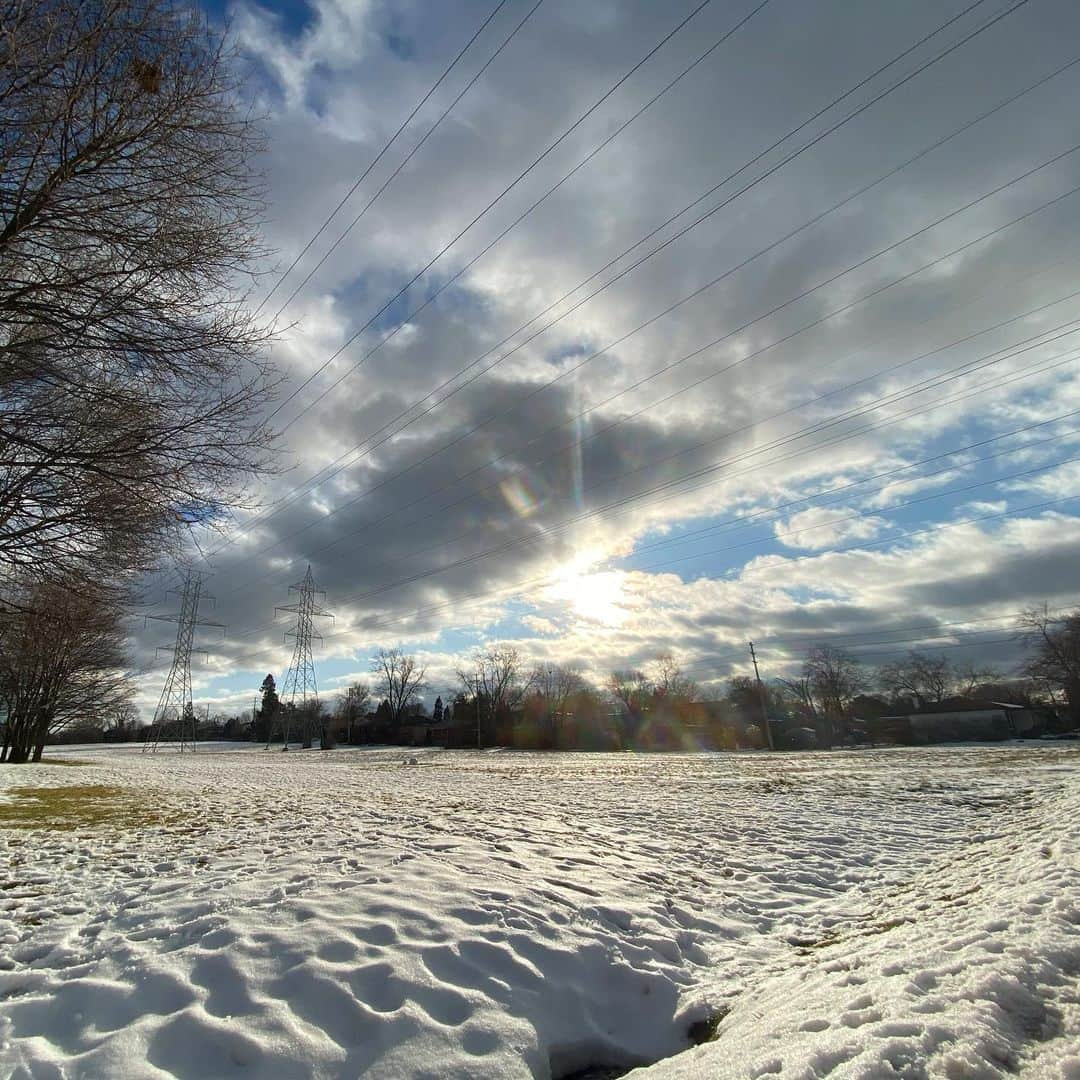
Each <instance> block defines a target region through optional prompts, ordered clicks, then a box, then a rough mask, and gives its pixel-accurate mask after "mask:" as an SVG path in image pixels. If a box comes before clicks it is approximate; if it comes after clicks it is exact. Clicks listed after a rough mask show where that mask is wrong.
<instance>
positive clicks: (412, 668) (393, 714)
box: [371, 649, 425, 727]
mask: <svg viewBox="0 0 1080 1080" xmlns="http://www.w3.org/2000/svg"><path fill="white" fill-rule="evenodd" d="M371 669H372V671H373V672H374V673H375V693H376V694H377V695H378V696H379V697H380V698H382V699H384V700H385V701H386V702H387V703H388V704H389V706H390V719H391V721H392V722H393V724H394V727H398V726H400V724H401V722H402V720H403V718H404V717H405V714H406V712H407V710H408V708H409V706H410V705H411V704H412V703H413V702H414V701H415V700H416V696H417V694H419V693H420V692H421V691H422V690H423V689H424V686H425V683H424V675H425V670H424V668H423V667H421V666H420V664H419V663H418V662H417V659H416V657H415V656H410V655H408V654H407V653H403V652H402V651H401V650H400V649H380V650H379V655H378V656H377V657H375V659H374V660H373V661H372V662H371Z"/></svg>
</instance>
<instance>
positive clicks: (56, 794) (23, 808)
mask: <svg viewBox="0 0 1080 1080" xmlns="http://www.w3.org/2000/svg"><path fill="white" fill-rule="evenodd" d="M8 794H10V795H11V796H12V797H13V798H12V801H11V802H4V803H0V828H6V829H65V830H77V829H93V828H97V827H100V826H104V825H111V826H121V827H123V828H124V829H135V828H144V827H147V826H151V827H152V826H155V825H158V826H162V825H164V826H167V825H172V824H175V823H178V822H179V821H180V820H181V816H180V814H179V813H177V812H176V811H175V810H169V809H168V808H165V807H162V806H161V804H160V803H159V802H158V801H157V797H156V795H155V793H154V792H152V791H131V790H129V789H126V788H120V787H111V786H109V785H106V784H72V785H69V786H67V787H29V786H28V787H15V788H10V789H9V791H8Z"/></svg>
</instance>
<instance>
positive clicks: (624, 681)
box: [607, 668, 653, 713]
mask: <svg viewBox="0 0 1080 1080" xmlns="http://www.w3.org/2000/svg"><path fill="white" fill-rule="evenodd" d="M607 688H608V690H609V691H610V692H611V695H612V697H614V698H615V699H616V701H619V702H620V703H621V704H622V706H623V708H624V709H626V711H627V712H630V713H641V712H644V710H645V709H646V708H648V704H649V701H650V699H651V698H652V695H653V684H652V680H651V679H650V678H649V677H648V675H646V674H645V672H643V671H639V670H638V669H636V668H624V669H622V670H619V671H613V672H612V673H611V675H610V676H608V681H607Z"/></svg>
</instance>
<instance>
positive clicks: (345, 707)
mask: <svg viewBox="0 0 1080 1080" xmlns="http://www.w3.org/2000/svg"><path fill="white" fill-rule="evenodd" d="M370 700H371V691H370V690H369V689H368V687H367V684H366V683H361V682H355V683H353V684H352V685H351V686H349V687H347V688H346V690H345V692H344V693H343V694H342V695H341V697H340V698H338V703H337V709H336V714H337V719H338V723H339V724H340V725H341V726H342V727H344V729H345V742H346V743H351V742H352V733H353V728H354V727H355V726H356V724H358V723H359V722H360V720H361V719H362V718H363V716H364V715H365V714H366V713H367V707H368V702H369V701H370Z"/></svg>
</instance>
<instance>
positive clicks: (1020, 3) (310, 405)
mask: <svg viewBox="0 0 1080 1080" xmlns="http://www.w3.org/2000/svg"><path fill="white" fill-rule="evenodd" d="M983 2H984V0H975V3H973V4H971V5H970V6H969V7H967V8H965V9H964V10H963V11H961V12H959V13H958V14H957V15H955V16H953V18H951V19H949V20H948V21H947V22H945V23H943V24H942V25H941V26H939V27H938V28H937V29H936V30H934V31H933V32H932V33H931V34H928V35H926V36H925V37H924V38H922V39H920V40H919V41H918V42H916V43H915V44H914V45H912V46H911V47H910V48H908V49H906V50H905V51H904V52H903V53H901V54H900V55H899V56H898V57H896V58H895V59H894V60H892V61H890V62H889V63H888V64H885V65H884V66H883V67H882V68H879V69H878V71H877V72H875V73H874V74H873V75H870V76H868V77H867V78H866V79H864V80H863V81H862V82H860V83H859V84H858V85H857V86H856V87H854V88H852V90H850V91H848V92H847V93H845V94H842V95H841V96H840V97H839V98H836V99H835V100H834V101H833V102H832V103H830V104H829V105H828V106H826V107H825V108H824V109H823V110H821V112H827V111H829V109H831V108H832V107H833V106H834V105H836V104H837V103H839V102H840V101H843V100H844V99H845V98H846V97H848V96H849V95H850V94H851V93H853V92H854V90H856V89H858V87H859V86H862V85H864V84H865V83H866V82H867V81H869V80H870V79H873V78H874V77H876V75H877V74H880V73H881V72H882V71H884V70H886V69H887V68H889V67H891V66H892V65H893V64H894V63H896V62H897V61H899V60H900V59H903V57H905V56H907V55H908V54H909V53H911V52H912V51H914V50H915V49H918V48H919V47H920V46H921V45H923V44H924V43H925V42H926V41H928V40H930V39H931V38H932V37H934V36H936V35H937V34H939V33H941V31H942V30H944V29H946V28H947V27H949V26H951V25H952V24H953V23H955V22H956V21H957V20H959V19H961V18H963V16H965V15H966V14H967V13H968V12H969V11H971V10H973V9H974V8H976V7H978V6H979V5H980V4H981V3H983ZM1025 3H1027V0H1017V2H1016V3H1015V4H1013V5H1012V7H1010V8H1008V9H1007V10H1005V11H1002V12H1000V13H999V14H998V15H996V16H994V17H992V18H991V19H989V20H988V21H987V22H986V23H984V24H983V25H982V26H980V27H978V28H977V29H976V30H974V31H972V32H971V33H970V34H968V35H967V37H965V38H963V39H961V40H960V41H959V42H957V43H956V44H954V45H952V46H950V47H949V48H947V49H945V50H944V51H943V52H941V53H939V54H938V55H937V56H935V57H934V58H933V59H931V60H929V61H927V62H926V63H925V64H923V65H922V66H921V67H919V68H917V69H916V70H915V71H913V72H912V73H911V74H909V75H908V76H906V77H905V78H903V79H901V80H900V81H898V82H896V83H894V84H893V85H892V86H891V87H889V88H887V89H886V90H884V91H882V92H881V93H880V94H878V95H877V96H876V97H874V98H871V99H870V100H869V101H868V102H866V103H865V104H864V105H862V106H860V107H859V108H858V109H856V110H855V111H854V112H852V113H850V114H848V116H846V117H844V118H843V119H842V120H840V121H838V122H837V123H836V124H834V125H833V126H832V127H831V128H828V129H826V130H825V131H823V132H822V133H821V134H819V135H818V136H816V137H815V138H814V139H812V140H811V141H810V142H808V143H806V144H805V145H804V146H802V147H800V148H799V149H798V150H796V151H794V152H793V153H791V154H790V155H788V157H786V158H783V159H782V160H781V161H780V162H778V163H777V164H775V165H773V166H771V167H770V168H769V169H767V170H766V171H765V172H764V173H762V174H761V175H760V176H758V177H757V178H755V179H754V180H753V181H751V182H750V183H749V184H747V185H746V186H745V187H743V188H742V189H740V190H739V191H737V192H735V194H734V195H731V196H729V197H728V198H727V199H725V200H724V201H723V202H721V203H720V204H719V205H718V206H715V207H713V208H712V209H711V210H709V211H707V212H706V213H705V214H704V215H702V216H701V217H700V218H698V219H697V220H696V221H694V222H691V223H690V224H689V225H687V226H685V227H684V228H683V229H681V230H680V231H679V232H677V233H675V234H674V235H673V236H671V237H669V238H668V240H666V241H664V242H663V243H662V244H661V245H659V246H658V247H657V248H656V249H655V250H654V251H653V252H650V253H649V255H647V256H645V257H644V258H643V259H642V260H639V263H635V264H634V265H632V266H630V267H628V268H627V269H626V270H625V271H623V273H621V274H620V275H618V276H617V277H616V278H614V279H613V280H612V281H611V282H608V283H607V285H611V284H613V283H614V281H617V280H619V278H621V277H623V276H625V274H627V273H630V272H631V271H632V270H633V269H635V268H636V266H637V265H639V264H640V262H643V261H645V260H646V259H648V258H651V257H652V255H655V254H656V253H657V252H659V251H661V250H663V249H664V248H666V247H667V246H668V245H669V244H671V243H673V242H674V241H676V240H678V239H679V238H680V237H681V236H683V235H685V233H686V232H688V231H690V229H693V228H695V227H696V226H697V225H699V224H701V222H702V221H705V220H707V219H708V218H710V217H712V216H713V215H714V214H716V213H717V212H718V211H719V210H721V209H723V208H724V207H725V206H727V205H728V204H729V203H731V202H733V201H734V200H735V199H737V198H738V197H739V196H740V195H742V194H744V193H745V192H746V191H748V190H750V189H751V188H753V187H756V186H757V184H759V183H761V182H762V181H763V180H765V179H767V178H768V177H769V176H771V175H773V173H775V172H777V171H778V170H780V169H782V168H783V167H784V166H785V165H787V164H788V162H790V161H792V160H794V159H795V158H796V157H798V156H799V155H800V154H802V153H803V152H804V151H806V150H808V149H810V148H811V147H813V146H815V145H817V143H819V142H821V140H822V139H824V138H827V137H828V136H829V135H831V134H832V133H833V132H834V131H836V130H837V129H838V128H840V127H842V126H843V125H844V124H846V123H847V122H848V121H850V120H852V119H854V118H855V117H857V116H859V115H861V114H862V113H863V112H865V111H866V110H867V109H868V108H870V107H871V106H872V105H874V104H876V102H878V101H880V100H881V99H882V98H883V97H885V96H887V95H888V94H890V93H892V92H893V91H894V90H896V89H898V88H899V87H900V86H903V85H904V84H905V83H907V82H909V81H910V80H911V79H912V78H914V77H915V76H916V75H918V74H920V73H921V72H922V71H924V70H926V68H928V67H930V66H931V65H932V64H934V63H937V61H938V60H940V59H942V58H943V57H945V56H947V55H949V53H951V52H953V51H955V50H956V49H958V48H959V47H960V46H962V45H964V44H966V43H967V42H968V41H970V40H971V38H973V37H975V36H976V35H977V34H979V33H982V31H983V30H986V29H988V28H989V27H990V26H993V25H994V24H995V23H996V22H998V21H1000V20H1001V19H1002V18H1004V17H1005V16H1006V15H1009V14H1011V13H1012V12H1013V11H1015V10H1016V9H1017V8H1019V7H1021V6H1023V4H1025ZM821 112H819V113H818V114H816V115H815V117H812V118H811V120H812V119H814V118H816V116H819V115H821ZM810 122H811V121H810V120H808V121H806V122H805V123H804V124H803V125H800V127H799V128H796V129H795V131H796V132H797V131H799V130H802V128H803V127H805V126H806V123H810ZM791 134H792V133H789V134H788V135H785V136H784V137H783V138H782V139H780V140H779V142H777V143H776V144H774V145H773V147H770V148H769V149H767V150H765V151H763V152H762V153H761V154H759V155H758V156H757V157H755V158H754V159H752V161H750V162H748V163H747V164H746V165H744V166H743V167H742V168H740V169H738V170H736V172H734V173H732V174H731V175H730V176H728V177H727V178H726V179H725V180H723V181H721V182H720V183H719V184H718V185H716V187H714V188H713V189H712V190H713V191H715V190H717V188H719V187H722V186H723V185H724V184H726V183H727V182H728V180H731V179H733V178H734V177H735V176H738V175H739V174H740V173H741V172H743V171H745V169H746V168H748V167H749V166H750V165H752V164H754V163H755V162H756V161H758V160H760V159H761V158H762V157H764V156H765V155H767V154H768V153H769V152H770V151H771V150H772V149H774V148H775V147H776V146H778V145H779V144H780V143H782V142H784V141H786V139H787V138H789V137H790V135H791ZM708 194H709V193H706V195H705V196H702V197H701V198H699V199H698V200H696V201H695V203H693V204H691V205H696V203H697V202H700V201H701V199H703V198H705V197H707V195H708ZM685 212H686V211H685V210H683V211H680V213H679V214H677V215H676V217H679V216H681V215H682V213H685ZM477 220H478V219H477ZM471 227H472V226H471V224H470V225H469V226H467V229H468V228H471ZM660 228H663V226H660ZM467 229H466V231H467ZM655 231H656V230H654V232H655ZM461 235H464V234H463V233H462V234H461ZM456 239H457V238H455V240H454V241H451V244H453V243H455V242H456ZM639 243H640V241H639ZM635 246H637V245H635ZM444 250H446V249H444ZM441 254H442V253H441V252H440V255H441ZM481 254H483V252H481ZM439 257H440V256H439V255H437V256H436V259H438V258H439ZM478 257H479V256H478ZM434 261H435V260H433V262H434ZM473 261H475V260H473ZM431 265H432V263H429V264H428V266H427V267H425V268H424V269H423V270H421V271H420V274H418V275H417V277H416V278H413V280H412V281H410V282H409V284H408V285H406V286H405V288H404V289H402V290H401V292H399V293H398V294H397V296H395V297H393V298H392V299H391V300H390V301H388V302H387V304H386V305H385V306H384V308H383V309H382V310H381V311H379V312H378V313H376V315H375V316H373V318H372V320H370V321H369V323H368V324H366V325H365V326H363V327H361V328H360V329H359V330H358V331H357V332H356V333H354V334H353V335H352V336H351V337H349V338H348V339H347V340H346V341H345V342H344V343H343V344H342V345H341V347H340V348H339V349H338V350H337V351H336V352H335V353H334V354H333V355H332V356H331V357H330V358H329V359H328V360H327V361H326V363H325V364H324V365H323V366H322V367H321V368H319V369H318V371H316V372H315V373H314V374H313V375H312V377H311V378H314V377H316V376H317V375H318V374H320V373H321V372H322V371H323V370H325V368H326V367H328V366H329V365H330V364H331V363H332V362H333V361H334V360H335V359H336V358H337V357H338V356H340V355H341V353H342V352H344V351H345V349H347V348H348V347H349V346H350V345H351V344H352V343H353V342H354V341H355V340H356V339H357V338H358V337H359V336H360V335H361V334H362V333H363V332H364V331H365V330H366V329H368V327H369V326H370V325H371V323H372V322H374V321H375V319H377V318H378V317H379V315H381V314H382V313H383V312H384V311H385V310H386V309H387V308H388V307H389V306H390V305H391V304H392V303H394V301H396V300H397V299H398V298H399V297H400V296H401V295H402V294H403V293H404V292H405V291H406V290H407V289H408V288H409V287H410V286H411V285H412V284H413V283H414V282H415V281H416V280H417V279H418V278H419V277H420V275H422V274H423V273H425V272H426V270H427V269H428V268H429V267H430V266H431ZM471 265H472V263H469V264H467V265H466V266H465V267H464V268H463V269H462V270H461V271H460V272H459V273H458V274H457V275H455V277H453V278H452V279H451V282H452V281H454V280H457V277H460V276H461V273H464V272H465V270H467V269H468V267H469V266H471ZM451 282H447V283H446V284H444V285H443V286H442V287H440V289H439V292H442V291H443V289H445V288H446V287H447V285H449V284H450V283H451ZM607 285H605V288H606V287H607ZM435 295H436V296H437V295H438V293H436V294H435ZM431 299H434V297H431V298H430V299H429V301H428V302H430V300H431ZM424 306H425V307H426V306H427V303H425V305H424ZM419 310H420V309H417V311H413V312H410V314H409V315H408V316H406V318H405V319H404V320H402V321H401V322H400V323H399V324H398V326H397V327H395V329H394V331H393V332H392V333H391V334H388V335H387V336H386V337H385V338H384V339H383V341H380V342H379V343H378V344H377V345H376V346H375V348H374V349H372V350H371V352H369V353H366V354H365V355H364V356H363V357H362V358H361V359H360V360H359V361H358V362H357V363H356V364H355V365H353V367H352V368H350V369H348V370H347V371H346V372H345V373H344V374H342V375H341V376H340V377H339V378H338V379H337V380H336V381H335V382H333V383H331V384H330V386H328V387H327V388H326V389H325V390H323V391H322V392H321V393H320V394H319V395H318V396H317V397H316V398H314V399H313V400H312V401H311V402H309V403H308V404H307V405H305V406H304V408H303V409H302V410H301V411H300V412H299V413H297V415H296V416H294V417H293V418H292V420H290V421H289V424H288V425H286V427H288V426H291V425H292V424H293V423H295V422H296V421H297V420H298V419H299V418H300V417H301V416H303V415H304V414H305V413H306V412H308V411H309V410H310V409H311V408H313V407H314V406H315V405H316V404H318V402H320V401H321V400H322V399H323V398H324V397H325V396H326V395H327V394H329V393H330V392H331V391H333V390H334V389H335V388H336V387H337V386H338V385H340V383H341V382H342V381H343V380H344V379H346V378H347V377H348V376H349V375H350V374H352V372H353V371H355V370H356V369H357V368H358V367H359V366H360V364H362V363H364V362H365V361H366V360H367V358H368V356H370V355H371V354H372V352H374V351H375V349H378V348H379V347H381V346H382V345H383V344H385V341H387V340H389V339H390V337H392V336H393V334H396V333H397V332H398V331H399V330H400V329H401V327H402V326H404V325H405V324H406V323H407V322H408V321H409V320H411V319H412V318H413V317H415V315H416V314H417V312H418V311H419ZM311 378H309V379H308V380H307V383H310V382H311ZM307 383H305V385H307ZM302 389H303V387H302V386H301V387H298V388H297V390H296V391H295V392H294V393H293V394H292V395H291V396H290V398H289V399H288V400H292V398H293V397H295V396H296V394H297V393H299V392H300V390H302ZM285 403H287V402H283V404H285ZM272 415H273V414H272Z"/></svg>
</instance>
